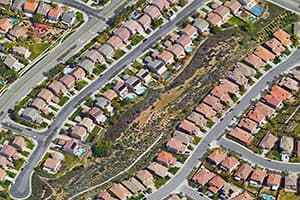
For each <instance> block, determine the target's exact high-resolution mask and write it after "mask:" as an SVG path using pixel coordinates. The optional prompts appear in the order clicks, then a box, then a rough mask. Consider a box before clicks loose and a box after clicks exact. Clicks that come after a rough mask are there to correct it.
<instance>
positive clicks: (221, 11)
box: [214, 5, 231, 23]
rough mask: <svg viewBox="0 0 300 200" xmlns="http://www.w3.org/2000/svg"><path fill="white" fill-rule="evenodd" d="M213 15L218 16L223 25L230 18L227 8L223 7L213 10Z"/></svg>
mask: <svg viewBox="0 0 300 200" xmlns="http://www.w3.org/2000/svg"><path fill="white" fill-rule="evenodd" d="M214 13H216V14H218V15H219V16H220V17H221V18H222V21H223V23H226V22H227V21H228V20H229V19H230V17H231V14H230V10H229V8H227V7H226V6H223V5H221V6H219V7H217V8H216V9H215V10H214Z"/></svg>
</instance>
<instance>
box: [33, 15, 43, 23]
mask: <svg viewBox="0 0 300 200" xmlns="http://www.w3.org/2000/svg"><path fill="white" fill-rule="evenodd" d="M43 20H44V17H43V15H41V14H35V15H34V16H33V21H34V22H38V23H42V22H43Z"/></svg>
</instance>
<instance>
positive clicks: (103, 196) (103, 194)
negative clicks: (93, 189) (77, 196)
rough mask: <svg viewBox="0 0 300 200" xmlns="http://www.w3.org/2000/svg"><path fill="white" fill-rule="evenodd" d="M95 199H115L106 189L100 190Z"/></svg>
mask: <svg viewBox="0 0 300 200" xmlns="http://www.w3.org/2000/svg"><path fill="white" fill-rule="evenodd" d="M96 199H97V200H117V199H116V198H113V197H112V196H111V195H110V194H109V193H108V192H107V191H101V192H100V193H99V194H98V196H97V198H96Z"/></svg>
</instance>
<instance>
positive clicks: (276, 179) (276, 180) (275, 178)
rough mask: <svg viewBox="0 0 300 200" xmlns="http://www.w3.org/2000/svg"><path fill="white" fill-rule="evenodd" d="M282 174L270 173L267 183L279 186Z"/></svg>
mask: <svg viewBox="0 0 300 200" xmlns="http://www.w3.org/2000/svg"><path fill="white" fill-rule="evenodd" d="M281 178H282V176H281V175H279V174H274V173H269V175H268V178H267V185H273V186H279V185H280V182H281Z"/></svg>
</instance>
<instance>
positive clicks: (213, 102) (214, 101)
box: [202, 94, 225, 113]
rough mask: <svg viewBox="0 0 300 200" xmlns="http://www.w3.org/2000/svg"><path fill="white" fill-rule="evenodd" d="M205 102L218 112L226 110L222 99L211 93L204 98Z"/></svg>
mask: <svg viewBox="0 0 300 200" xmlns="http://www.w3.org/2000/svg"><path fill="white" fill-rule="evenodd" d="M202 102H203V103H206V104H207V105H209V106H210V107H212V108H213V109H214V110H215V111H216V112H218V113H221V112H223V111H224V108H225V107H224V105H223V104H222V103H221V101H220V99H218V98H217V97H214V96H212V95H210V94H208V95H206V96H205V97H204V99H203V100H202Z"/></svg>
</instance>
